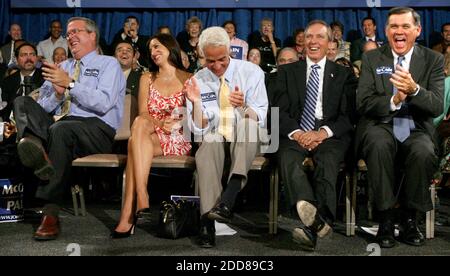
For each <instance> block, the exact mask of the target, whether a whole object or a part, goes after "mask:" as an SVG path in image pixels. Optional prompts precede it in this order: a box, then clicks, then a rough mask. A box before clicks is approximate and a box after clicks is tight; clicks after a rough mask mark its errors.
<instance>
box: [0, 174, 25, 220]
mask: <svg viewBox="0 0 450 276" xmlns="http://www.w3.org/2000/svg"><path fill="white" fill-rule="evenodd" d="M22 220H23V183H21V182H18V181H14V180H9V179H0V223H3V222H16V221H22Z"/></svg>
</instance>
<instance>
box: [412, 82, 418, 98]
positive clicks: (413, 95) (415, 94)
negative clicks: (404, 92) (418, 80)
mask: <svg viewBox="0 0 450 276" xmlns="http://www.w3.org/2000/svg"><path fill="white" fill-rule="evenodd" d="M416 85H417V88H416V91H415V92H414V94H411V95H410V96H411V97H415V96H417V94H419V91H420V86H419V84H416Z"/></svg>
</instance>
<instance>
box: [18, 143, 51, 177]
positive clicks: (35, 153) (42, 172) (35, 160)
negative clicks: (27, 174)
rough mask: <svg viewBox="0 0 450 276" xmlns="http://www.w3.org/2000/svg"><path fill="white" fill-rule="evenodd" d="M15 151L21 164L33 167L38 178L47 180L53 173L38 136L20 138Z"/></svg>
mask: <svg viewBox="0 0 450 276" xmlns="http://www.w3.org/2000/svg"><path fill="white" fill-rule="evenodd" d="M17 153H18V154H19V158H20V161H21V162H22V164H23V165H24V166H25V167H29V168H32V169H34V174H35V175H36V176H37V177H38V178H39V179H41V180H49V179H50V178H51V177H52V176H53V175H54V174H55V169H54V168H53V166H52V164H51V162H50V159H49V158H48V156H47V153H46V152H45V149H44V147H43V146H42V142H41V141H40V140H39V139H38V138H36V137H32V136H31V137H24V138H22V139H20V141H19V143H18V144H17Z"/></svg>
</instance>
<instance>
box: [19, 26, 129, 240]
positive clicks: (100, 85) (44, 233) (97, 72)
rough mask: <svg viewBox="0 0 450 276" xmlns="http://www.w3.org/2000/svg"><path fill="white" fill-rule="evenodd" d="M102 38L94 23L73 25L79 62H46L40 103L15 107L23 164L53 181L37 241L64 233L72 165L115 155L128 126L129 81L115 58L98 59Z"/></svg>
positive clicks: (25, 100)
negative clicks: (62, 208) (63, 208)
mask: <svg viewBox="0 0 450 276" xmlns="http://www.w3.org/2000/svg"><path fill="white" fill-rule="evenodd" d="M98 38H99V32H98V28H97V26H96V24H95V22H94V21H92V20H90V19H88V18H83V17H74V18H71V19H69V21H68V24H67V39H68V43H69V49H70V51H71V52H72V55H73V57H74V59H70V60H67V61H65V62H63V63H62V64H61V65H55V64H50V63H47V62H45V63H44V66H43V68H42V70H43V74H42V75H43V76H44V79H45V80H46V82H44V84H43V85H42V86H41V88H40V91H39V93H40V95H39V99H38V101H37V102H35V101H33V100H32V99H31V98H30V97H19V98H17V99H16V101H15V102H14V115H15V118H16V124H17V131H18V135H17V136H18V140H19V139H20V141H19V143H18V146H17V150H18V153H19V157H20V160H21V161H22V163H23V164H24V165H25V166H27V167H30V168H32V169H34V172H35V174H36V175H37V176H38V177H39V178H40V179H42V180H44V181H47V180H48V181H49V183H48V184H46V185H45V186H40V187H39V188H38V191H37V194H36V197H38V198H40V199H43V200H44V201H45V203H46V205H45V206H44V214H43V218H42V221H41V225H40V226H39V228H38V229H37V231H36V232H35V234H34V238H35V239H37V240H51V239H55V238H56V237H57V236H58V234H59V232H60V230H59V219H58V211H59V205H60V204H61V202H62V200H63V194H64V187H65V185H66V183H67V181H68V179H69V177H70V171H71V164H72V161H73V160H74V159H76V158H78V157H83V156H87V155H90V154H96V153H109V152H111V150H112V144H113V141H114V136H115V133H116V130H117V129H118V128H119V126H120V124H121V121H122V116H123V106H124V97H125V87H126V81H125V77H124V75H123V73H122V70H121V68H120V65H119V63H118V62H117V60H116V59H115V58H113V57H107V56H101V55H98V54H97V52H96V49H97V45H98ZM47 152H48V154H47Z"/></svg>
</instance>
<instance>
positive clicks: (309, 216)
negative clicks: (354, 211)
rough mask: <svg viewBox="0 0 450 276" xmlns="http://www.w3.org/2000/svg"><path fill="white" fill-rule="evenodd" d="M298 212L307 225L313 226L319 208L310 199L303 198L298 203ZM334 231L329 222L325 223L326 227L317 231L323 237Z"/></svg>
mask: <svg viewBox="0 0 450 276" xmlns="http://www.w3.org/2000/svg"><path fill="white" fill-rule="evenodd" d="M297 213H298V216H299V217H300V220H301V221H302V222H303V224H304V225H305V226H308V227H309V226H311V225H312V224H313V223H314V220H315V218H316V213H317V208H316V207H315V206H314V205H312V204H311V203H309V202H308V201H305V200H301V201H300V202H298V203H297ZM331 232H332V228H331V226H330V225H328V223H325V225H324V227H323V228H322V229H320V231H318V232H317V236H318V237H319V238H323V237H325V236H327V235H328V234H330V233H331Z"/></svg>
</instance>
